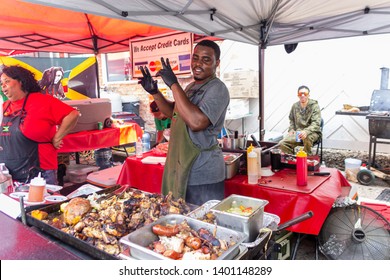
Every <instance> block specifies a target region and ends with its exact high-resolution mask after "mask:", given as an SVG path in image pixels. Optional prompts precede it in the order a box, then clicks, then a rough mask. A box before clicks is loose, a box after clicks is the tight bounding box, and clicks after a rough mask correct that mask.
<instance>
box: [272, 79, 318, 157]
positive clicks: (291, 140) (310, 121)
mask: <svg viewBox="0 0 390 280" xmlns="http://www.w3.org/2000/svg"><path fill="white" fill-rule="evenodd" d="M298 98H299V101H298V102H296V103H294V104H293V105H292V107H291V110H290V115H289V119H290V126H289V128H288V134H287V135H286V136H285V137H284V139H282V140H281V141H280V142H279V145H280V149H281V150H282V151H283V152H284V153H287V154H295V151H294V149H295V147H297V146H302V145H303V147H304V151H305V152H306V153H307V154H308V155H311V148H312V147H313V143H315V142H316V141H317V140H318V139H320V137H322V134H321V110H320V106H319V105H318V102H317V101H316V100H313V99H310V90H309V88H308V87H307V86H300V87H299V88H298ZM297 140H298V141H297Z"/></svg>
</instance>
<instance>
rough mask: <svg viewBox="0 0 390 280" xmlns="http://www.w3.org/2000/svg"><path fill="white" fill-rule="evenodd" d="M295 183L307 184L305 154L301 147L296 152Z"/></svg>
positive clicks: (299, 184)
mask: <svg viewBox="0 0 390 280" xmlns="http://www.w3.org/2000/svg"><path fill="white" fill-rule="evenodd" d="M297 185H298V186H306V185H307V154H306V152H305V151H304V150H302V149H301V150H299V151H298V152H297Z"/></svg>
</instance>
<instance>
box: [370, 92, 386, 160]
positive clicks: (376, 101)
mask: <svg viewBox="0 0 390 280" xmlns="http://www.w3.org/2000/svg"><path fill="white" fill-rule="evenodd" d="M366 119H368V131H369V133H370V144H369V145H370V146H369V150H368V163H369V166H373V167H375V154H376V144H378V143H380V144H390V141H389V139H390V90H388V89H381V90H374V92H373V94H372V97H371V104H370V113H369V114H367V115H366ZM386 139H387V140H386Z"/></svg>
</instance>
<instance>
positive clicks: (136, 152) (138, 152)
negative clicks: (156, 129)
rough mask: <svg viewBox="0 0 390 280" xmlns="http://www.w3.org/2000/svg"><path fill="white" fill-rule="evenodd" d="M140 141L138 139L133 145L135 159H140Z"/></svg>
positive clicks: (139, 138)
mask: <svg viewBox="0 0 390 280" xmlns="http://www.w3.org/2000/svg"><path fill="white" fill-rule="evenodd" d="M142 147H143V145H142V140H141V137H138V140H137V142H136V143H135V156H136V157H137V158H142Z"/></svg>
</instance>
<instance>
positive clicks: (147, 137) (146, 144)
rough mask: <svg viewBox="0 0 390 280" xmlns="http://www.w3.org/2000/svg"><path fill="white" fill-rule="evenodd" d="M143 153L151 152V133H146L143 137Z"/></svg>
mask: <svg viewBox="0 0 390 280" xmlns="http://www.w3.org/2000/svg"><path fill="white" fill-rule="evenodd" d="M141 140H142V151H143V152H147V151H149V150H150V133H149V132H146V131H145V132H144V134H143V135H142V139H141Z"/></svg>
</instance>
